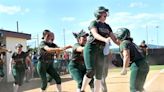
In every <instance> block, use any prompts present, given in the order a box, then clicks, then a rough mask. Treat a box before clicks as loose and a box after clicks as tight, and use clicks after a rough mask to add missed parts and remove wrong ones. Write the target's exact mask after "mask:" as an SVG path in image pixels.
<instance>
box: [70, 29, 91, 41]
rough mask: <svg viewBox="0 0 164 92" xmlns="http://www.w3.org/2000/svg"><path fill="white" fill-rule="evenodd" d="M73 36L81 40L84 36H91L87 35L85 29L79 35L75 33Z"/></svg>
mask: <svg viewBox="0 0 164 92" xmlns="http://www.w3.org/2000/svg"><path fill="white" fill-rule="evenodd" d="M73 35H74V36H75V38H76V39H79V38H80V37H83V36H89V34H88V33H86V32H85V31H84V30H83V29H82V30H81V31H80V32H79V33H74V32H73Z"/></svg>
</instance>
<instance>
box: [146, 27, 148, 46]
mask: <svg viewBox="0 0 164 92" xmlns="http://www.w3.org/2000/svg"><path fill="white" fill-rule="evenodd" d="M146 41H147V42H146V43H147V44H148V26H147V25H146Z"/></svg>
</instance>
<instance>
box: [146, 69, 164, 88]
mask: <svg viewBox="0 0 164 92" xmlns="http://www.w3.org/2000/svg"><path fill="white" fill-rule="evenodd" d="M161 71H162V70H160V72H158V73H157V74H156V75H155V76H153V78H152V79H151V80H150V81H148V82H146V84H145V85H144V88H145V89H147V88H148V87H149V86H150V84H152V82H153V81H155V80H156V79H157V77H158V76H159V75H160V73H161Z"/></svg>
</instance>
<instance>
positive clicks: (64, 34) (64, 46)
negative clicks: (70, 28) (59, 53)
mask: <svg viewBox="0 0 164 92" xmlns="http://www.w3.org/2000/svg"><path fill="white" fill-rule="evenodd" d="M63 36H64V47H65V29H63Z"/></svg>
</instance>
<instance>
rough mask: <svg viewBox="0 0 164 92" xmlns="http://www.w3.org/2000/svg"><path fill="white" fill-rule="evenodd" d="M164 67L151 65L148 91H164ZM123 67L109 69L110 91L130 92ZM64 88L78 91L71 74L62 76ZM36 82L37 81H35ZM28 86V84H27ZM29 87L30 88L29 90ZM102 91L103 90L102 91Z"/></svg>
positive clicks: (36, 90) (50, 91)
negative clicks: (163, 70) (163, 71)
mask: <svg viewBox="0 0 164 92" xmlns="http://www.w3.org/2000/svg"><path fill="white" fill-rule="evenodd" d="M161 69H164V65H152V66H150V71H149V73H148V76H147V80H146V83H145V89H146V92H164V87H163V85H164V73H160V70H161ZM120 71H121V67H119V68H116V67H114V68H111V69H109V73H108V76H107V78H106V83H107V87H108V92H130V91H129V77H130V76H129V74H130V71H128V74H127V75H125V76H121V75H120ZM64 79H65V80H66V81H63V83H62V88H63V92H76V82H75V81H74V80H72V79H71V77H70V75H69V74H68V75H63V76H62V80H64ZM35 83H36V82H35ZM26 87H27V86H26ZM28 89H29V90H28ZM28 89H27V88H26V90H24V91H23V92H39V89H40V88H39V85H38V84H37V87H36V88H33V89H30V87H29V88H28ZM54 90H56V87H55V86H54V84H51V86H49V87H48V89H47V92H54ZM86 92H90V89H89V87H87V89H86ZM100 92H101V91H100Z"/></svg>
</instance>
